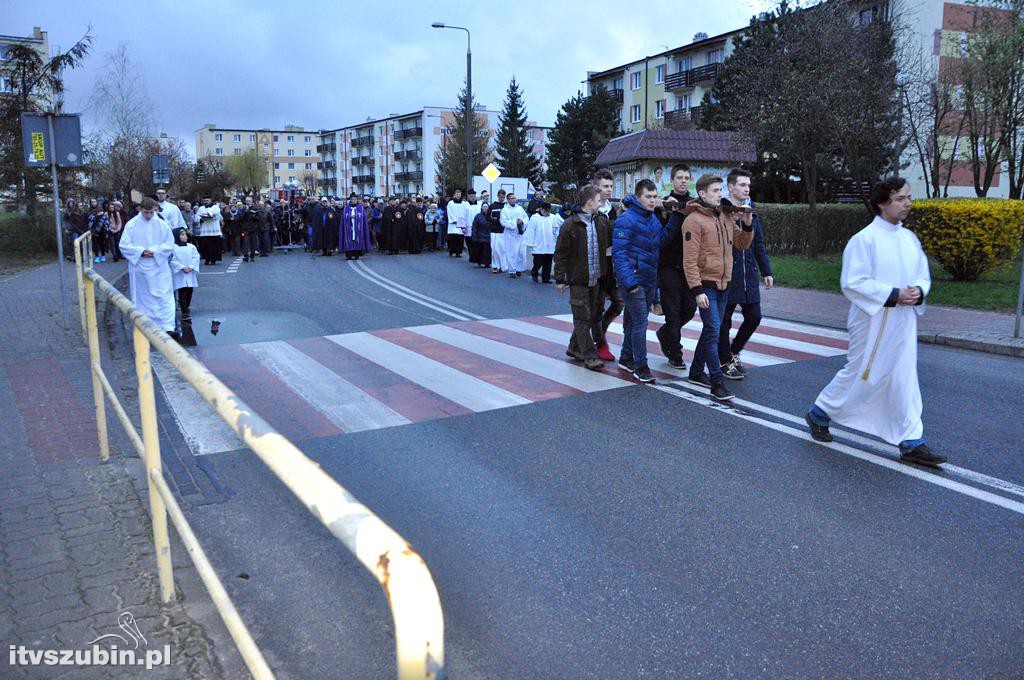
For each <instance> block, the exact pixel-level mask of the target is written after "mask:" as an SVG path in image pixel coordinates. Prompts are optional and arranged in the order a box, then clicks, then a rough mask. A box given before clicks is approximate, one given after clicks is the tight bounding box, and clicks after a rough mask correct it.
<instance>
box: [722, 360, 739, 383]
mask: <svg viewBox="0 0 1024 680" xmlns="http://www.w3.org/2000/svg"><path fill="white" fill-rule="evenodd" d="M722 375H723V376H725V378H726V379H727V380H743V377H744V376H743V374H742V373H740V371H739V369H738V368H736V360H735V359H733V360H732V361H730V362H729V363H727V364H725V365H724V366H722Z"/></svg>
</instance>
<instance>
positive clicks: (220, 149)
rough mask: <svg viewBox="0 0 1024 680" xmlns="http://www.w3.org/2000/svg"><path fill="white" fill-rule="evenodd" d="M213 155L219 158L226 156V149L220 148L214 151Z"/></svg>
mask: <svg viewBox="0 0 1024 680" xmlns="http://www.w3.org/2000/svg"><path fill="white" fill-rule="evenodd" d="M213 153H214V154H215V155H217V156H223V155H224V149H222V148H220V147H219V146H218V147H217V148H216V149H214V150H213Z"/></svg>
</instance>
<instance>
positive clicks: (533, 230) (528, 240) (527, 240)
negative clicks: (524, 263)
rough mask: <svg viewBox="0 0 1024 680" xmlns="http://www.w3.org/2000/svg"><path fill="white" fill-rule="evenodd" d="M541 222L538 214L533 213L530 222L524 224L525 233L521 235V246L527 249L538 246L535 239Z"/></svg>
mask: <svg viewBox="0 0 1024 680" xmlns="http://www.w3.org/2000/svg"><path fill="white" fill-rule="evenodd" d="M541 225H542V222H541V217H540V213H534V214H533V217H531V218H530V221H529V222H527V223H526V231H525V232H524V233H523V245H524V246H526V247H528V248H536V247H537V246H538V245H539V244H538V243H537V237H538V236H539V234H538V233H537V232H538V230H539V229H540V228H541Z"/></svg>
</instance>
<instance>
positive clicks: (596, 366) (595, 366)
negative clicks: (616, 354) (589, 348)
mask: <svg viewBox="0 0 1024 680" xmlns="http://www.w3.org/2000/svg"><path fill="white" fill-rule="evenodd" d="M583 365H584V366H586V367H587V368H588V369H590V370H591V371H600V370H601V369H602V368H604V362H603V361H601V360H600V359H597V358H591V359H587V360H585V361H584V362H583Z"/></svg>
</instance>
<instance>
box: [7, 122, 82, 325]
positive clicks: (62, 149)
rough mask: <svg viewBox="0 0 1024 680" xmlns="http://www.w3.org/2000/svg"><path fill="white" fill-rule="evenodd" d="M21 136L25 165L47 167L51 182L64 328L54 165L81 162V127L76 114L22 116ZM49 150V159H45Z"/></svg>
mask: <svg viewBox="0 0 1024 680" xmlns="http://www.w3.org/2000/svg"><path fill="white" fill-rule="evenodd" d="M21 137H22V147H23V152H24V161H25V165H26V166H27V167H30V168H42V167H46V166H49V168H50V180H51V181H52V182H53V217H54V224H55V228H56V236H57V266H58V269H59V270H60V308H61V312H62V316H63V319H64V328H67V327H68V303H67V292H66V290H65V288H64V228H63V225H62V224H61V215H60V186H59V182H58V181H57V166H58V165H59V166H61V167H65V168H78V167H81V166H82V165H83V162H82V128H81V122H80V120H79V118H78V116H77V115H69V114H55V113H22V114H21ZM47 150H49V157H47Z"/></svg>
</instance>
